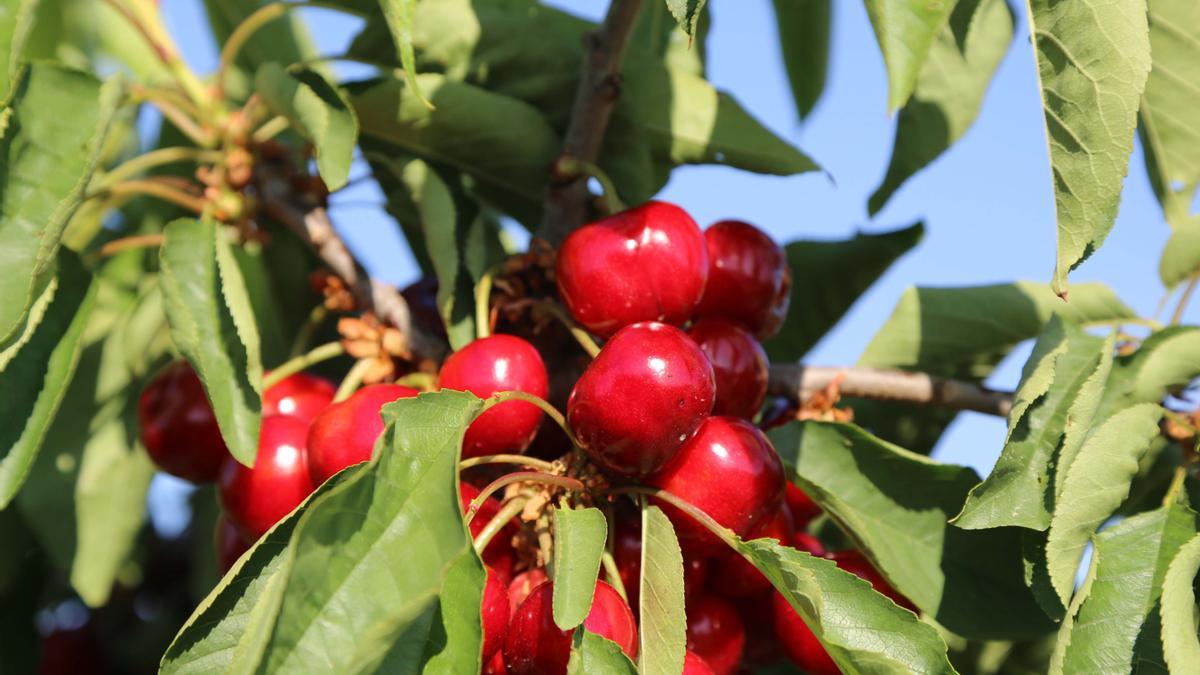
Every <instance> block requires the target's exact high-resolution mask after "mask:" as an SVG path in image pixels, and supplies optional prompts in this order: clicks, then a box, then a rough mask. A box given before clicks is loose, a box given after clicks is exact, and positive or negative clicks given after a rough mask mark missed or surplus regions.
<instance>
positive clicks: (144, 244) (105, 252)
mask: <svg viewBox="0 0 1200 675" xmlns="http://www.w3.org/2000/svg"><path fill="white" fill-rule="evenodd" d="M165 240H166V236H165V235H163V233H161V232H155V233H153V234H138V235H134V236H132V237H122V238H120V239H114V240H112V241H110V242H108V243H107V244H105V245H103V246H101V247H100V257H101V258H107V257H109V256H113V255H116V254H118V253H120V252H122V251H129V250H132V249H136V248H154V247H158V246H162V243H163V241H165Z"/></svg>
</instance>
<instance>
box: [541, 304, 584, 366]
mask: <svg viewBox="0 0 1200 675" xmlns="http://www.w3.org/2000/svg"><path fill="white" fill-rule="evenodd" d="M533 306H534V310H535V311H541V312H545V313H547V314H549V315H551V316H553V317H554V318H555V319H558V321H559V323H561V324H562V325H563V326H565V327H566V329H567V330H568V331H570V332H571V336H572V337H574V338H575V341H576V342H578V343H579V346H580V347H582V348H583V351H585V352H587V355H588V356H590V357H592V358H593V359H594V358H596V355H597V354H599V353H600V345H598V344H596V341H595V340H593V339H592V336H591V335H589V334H588V332H587V331H586V330H584V329H583V327H582V326H580V325H579V324H578V323H575V319H572V318H571V317H570V316H568V315H567V313H566V312H565V311H563V308H562V307H560V306H559V304H558V303H557V302H554V301H553V300H542V301H540V302H536V303H534V305H533Z"/></svg>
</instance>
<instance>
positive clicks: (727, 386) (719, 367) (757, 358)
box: [688, 319, 768, 419]
mask: <svg viewBox="0 0 1200 675" xmlns="http://www.w3.org/2000/svg"><path fill="white" fill-rule="evenodd" d="M688 335H690V336H692V339H693V340H695V341H696V344H698V345H700V349H701V350H703V351H704V354H705V355H706V356H708V360H709V361H711V362H712V367H713V375H714V376H715V377H716V382H717V400H716V403H714V404H713V414H714V415H731V416H733V417H743V418H745V419H751V418H753V417H754V416H755V415H756V414H758V409H759V408H761V407H762V403H763V399H764V398H766V396H767V367H768V362H767V353H766V352H765V351H763V348H762V345H760V344H758V340H755V339H754V336H753V335H751V334H750V333H748V332H747V331H746V330H744V329H742V328H741V327H739V326H737V325H735V324H732V323H730V322H728V321H721V320H719V319H703V320H701V321H697V322H696V324H695V325H693V326H692V328H691V330H689V331H688Z"/></svg>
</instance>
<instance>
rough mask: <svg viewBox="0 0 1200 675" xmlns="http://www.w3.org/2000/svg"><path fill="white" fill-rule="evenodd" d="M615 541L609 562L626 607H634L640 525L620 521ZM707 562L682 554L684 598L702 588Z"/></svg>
mask: <svg viewBox="0 0 1200 675" xmlns="http://www.w3.org/2000/svg"><path fill="white" fill-rule="evenodd" d="M616 530H617V532H616V539H615V540H614V541H613V560H614V561H615V562H616V563H617V572H618V573H619V574H620V575H621V583H622V584H623V585H624V586H625V597H627V598H629V605H630V606H631V607H633V608H635V609H636V608H637V606H638V596H639V594H640V591H641V577H642V525H641V522H640V520H638V519H637V518H628V519H625V518H622V519H620V520H618V522H617V527H616ZM708 567H709V563H708V559H707V558H701V557H697V556H694V555H690V554H689V553H688V552H686V551H685V552H684V555H683V592H684V595H685V596H686V597H689V598H690V597H692V596H693V595H695V594H696V593H697V592H699V591H701V590H702V589H703V588H704V580H705V579H706V578H707V577H708Z"/></svg>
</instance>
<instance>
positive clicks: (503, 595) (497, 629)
mask: <svg viewBox="0 0 1200 675" xmlns="http://www.w3.org/2000/svg"><path fill="white" fill-rule="evenodd" d="M485 571H486V573H487V579H486V581H484V584H483V600H482V602H481V603H480V617H481V619H480V620H481V622H482V625H483V654H482V656H483V661H484V663H487V662H488V660H490V659H491V658H492V656H493V655H494V654H495V653H496V652H498V651H500V647H501V645H503V644H504V633H505V632H507V631H508V617H509V611H508V588H507V585H506V584H505V583H504V581H503V580H502V579H501V578H500V576H499V575H498V574H496V571H495V570H493V569H490V568H485Z"/></svg>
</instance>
